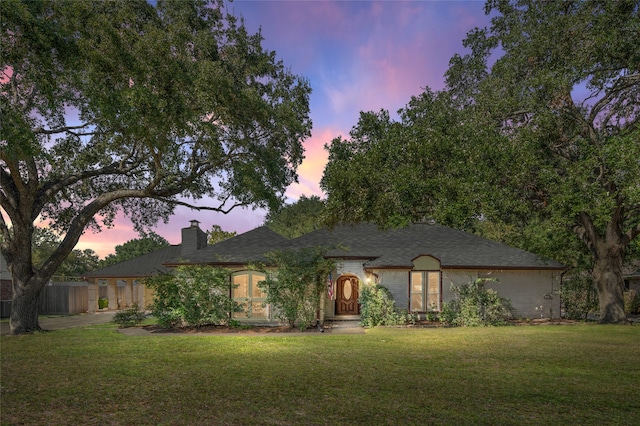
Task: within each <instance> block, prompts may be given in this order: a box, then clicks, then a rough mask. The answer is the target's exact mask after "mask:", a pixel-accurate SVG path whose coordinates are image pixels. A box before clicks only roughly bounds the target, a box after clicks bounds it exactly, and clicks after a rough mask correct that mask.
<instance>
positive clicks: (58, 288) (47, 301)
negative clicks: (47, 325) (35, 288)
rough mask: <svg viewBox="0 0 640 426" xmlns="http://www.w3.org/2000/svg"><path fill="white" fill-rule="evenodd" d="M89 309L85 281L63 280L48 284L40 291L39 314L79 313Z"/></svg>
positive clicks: (87, 289)
mask: <svg viewBox="0 0 640 426" xmlns="http://www.w3.org/2000/svg"><path fill="white" fill-rule="evenodd" d="M88 309H89V287H88V284H87V283H86V282H63V283H55V284H54V285H48V286H46V287H45V288H44V289H43V290H42V293H40V313H41V314H80V313H84V312H87V310H88Z"/></svg>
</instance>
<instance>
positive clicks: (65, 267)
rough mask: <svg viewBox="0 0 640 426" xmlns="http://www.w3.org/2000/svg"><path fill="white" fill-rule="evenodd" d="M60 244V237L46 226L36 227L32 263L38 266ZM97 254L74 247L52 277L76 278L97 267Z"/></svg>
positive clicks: (90, 250)
mask: <svg viewBox="0 0 640 426" xmlns="http://www.w3.org/2000/svg"><path fill="white" fill-rule="evenodd" d="M59 244H60V238H59V237H58V236H57V235H56V234H55V233H54V232H53V231H51V230H50V229H48V228H40V227H36V228H35V229H34V232H33V246H32V253H33V264H34V265H35V266H36V267H40V265H42V264H43V263H44V262H45V260H46V259H48V258H49V256H51V254H52V253H53V252H54V251H55V249H56V247H57V246H58V245H59ZM98 261H99V258H98V255H97V254H96V252H94V251H93V250H92V249H84V250H78V249H74V250H72V251H71V253H69V256H67V258H66V259H65V260H64V262H62V264H61V265H60V267H59V268H58V269H57V270H56V271H55V272H54V274H53V277H58V278H63V279H70V278H71V279H78V278H80V277H82V275H83V274H84V273H85V272H88V271H92V270H94V269H96V268H97V267H98Z"/></svg>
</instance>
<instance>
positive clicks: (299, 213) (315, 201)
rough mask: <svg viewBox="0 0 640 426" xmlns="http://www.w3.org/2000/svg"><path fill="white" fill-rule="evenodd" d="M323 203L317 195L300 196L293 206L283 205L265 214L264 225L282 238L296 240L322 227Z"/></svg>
mask: <svg viewBox="0 0 640 426" xmlns="http://www.w3.org/2000/svg"><path fill="white" fill-rule="evenodd" d="M323 212H324V201H323V200H321V199H320V197H318V196H317V195H312V196H311V197H307V196H305V195H302V196H301V197H300V199H299V200H298V201H296V202H295V203H293V204H285V205H284V206H282V207H281V208H280V209H278V210H272V211H270V212H268V213H267V217H266V218H265V220H264V225H265V226H268V227H269V228H271V230H273V231H275V232H277V233H278V234H280V235H282V236H283V237H287V238H296V237H299V236H301V235H304V234H307V233H309V232H311V231H315V230H317V229H320V228H321V227H322V223H323V222H322V220H323V217H322V214H323Z"/></svg>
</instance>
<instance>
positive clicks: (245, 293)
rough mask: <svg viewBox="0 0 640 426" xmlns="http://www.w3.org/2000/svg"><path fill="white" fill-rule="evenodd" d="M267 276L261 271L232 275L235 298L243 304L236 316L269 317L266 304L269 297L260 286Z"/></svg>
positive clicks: (232, 291)
mask: <svg viewBox="0 0 640 426" xmlns="http://www.w3.org/2000/svg"><path fill="white" fill-rule="evenodd" d="M264 279H265V276H264V274H262V273H259V272H253V271H244V272H238V273H235V274H233V275H232V276H231V282H232V284H233V288H232V290H231V293H232V295H233V300H234V301H235V302H237V303H239V304H240V305H241V306H242V312H235V313H234V315H233V316H234V317H235V318H263V319H267V318H269V310H268V309H267V307H266V306H264V301H265V298H266V297H267V295H266V293H264V292H263V291H262V290H260V288H259V287H258V283H259V282H260V281H264Z"/></svg>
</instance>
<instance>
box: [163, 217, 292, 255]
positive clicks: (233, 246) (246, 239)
mask: <svg viewBox="0 0 640 426" xmlns="http://www.w3.org/2000/svg"><path fill="white" fill-rule="evenodd" d="M289 241H290V240H289V239H287V238H285V237H283V236H282V235H280V234H278V233H276V232H274V231H272V230H271V229H269V228H267V227H266V226H261V227H259V228H256V229H254V230H251V231H248V232H245V233H244V234H240V235H238V236H235V237H233V238H230V239H228V240H224V241H222V242H220V243H218V244H214V245H211V246H207V247H205V248H203V249H200V250H198V251H196V252H193V253H191V254H190V255H189V257H188V258H187V259H179V260H177V261H176V262H175V264H182V263H217V264H247V263H250V262H264V261H266V259H265V258H264V254H265V253H267V252H270V251H273V250H277V249H286V247H287V244H288V242H289ZM172 263H173V262H172Z"/></svg>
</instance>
